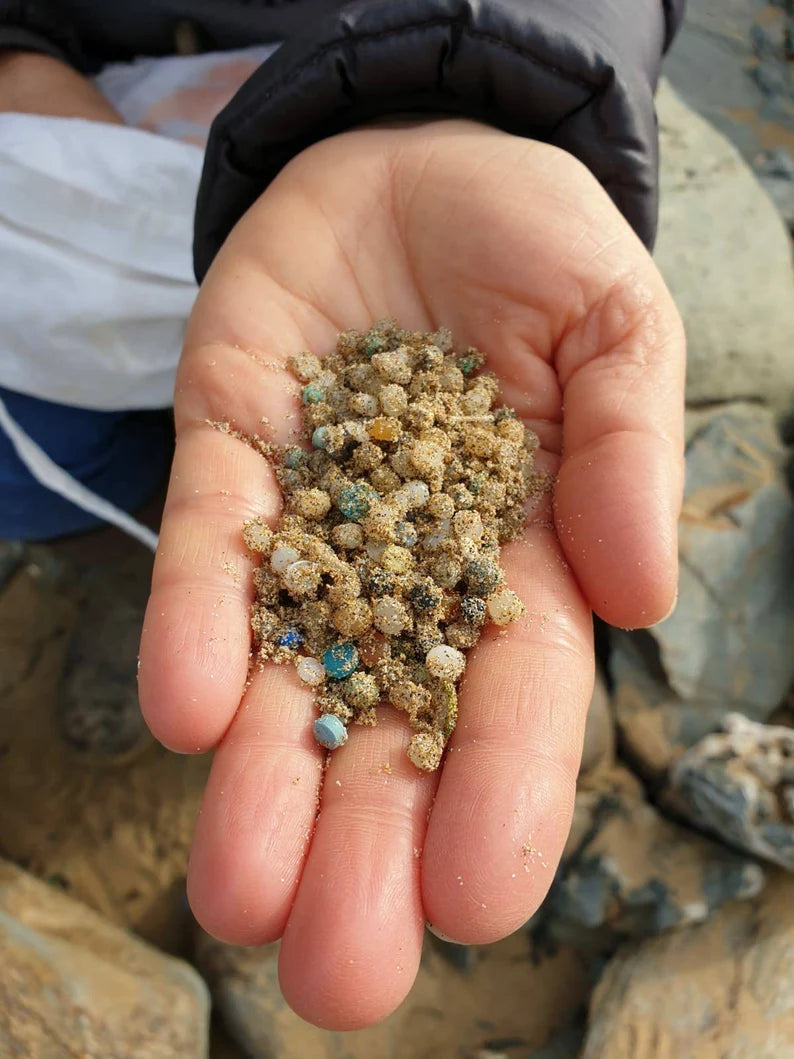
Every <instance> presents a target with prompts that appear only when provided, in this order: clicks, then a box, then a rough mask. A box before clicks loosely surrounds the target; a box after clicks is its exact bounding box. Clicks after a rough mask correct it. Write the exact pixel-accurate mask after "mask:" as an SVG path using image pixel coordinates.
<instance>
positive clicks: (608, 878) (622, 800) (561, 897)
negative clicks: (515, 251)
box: [544, 768, 763, 940]
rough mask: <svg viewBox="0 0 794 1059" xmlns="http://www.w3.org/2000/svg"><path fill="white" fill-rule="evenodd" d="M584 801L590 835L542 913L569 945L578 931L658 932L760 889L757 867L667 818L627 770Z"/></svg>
mask: <svg viewBox="0 0 794 1059" xmlns="http://www.w3.org/2000/svg"><path fill="white" fill-rule="evenodd" d="M580 797H581V795H580ZM585 797H586V798H587V799H588V802H589V804H588V811H589V817H590V828H589V831H588V832H586V833H585V834H584V837H583V839H582V840H581V841H580V844H579V846H578V849H576V850H575V852H573V853H572V852H571V850H570V849H569V850H568V851H566V856H567V857H568V860H567V863H564V866H563V869H562V871H561V872H560V874H559V875H558V877H557V879H556V880H555V883H554V885H553V887H552V890H551V893H550V896H549V899H548V901H547V907H546V908H545V910H544V914H545V917H546V922H547V923H549V922H550V923H551V930H552V933H553V935H554V936H555V937H558V938H564V939H569V940H574V939H575V938H576V937H577V936H578V935H579V934H580V933H581V931H582V928H588V929H590V930H596V929H599V928H607V929H608V930H609V931H610V932H611V933H612V934H613V935H619V936H635V937H636V936H643V935H646V934H657V933H659V932H661V931H664V930H668V929H670V928H671V927H681V926H685V925H687V924H689V923H697V922H700V921H701V920H704V919H706V918H707V917H708V916H709V915H711V914H712V913H713V912H714V911H715V910H716V909H717V908H719V907H721V906H722V905H723V904H725V903H726V902H728V901H733V900H736V899H738V898H748V897H753V896H754V895H755V894H757V893H758V892H759V890H760V889H761V887H762V886H763V872H762V871H761V869H760V868H759V867H758V865H757V864H755V863H754V862H752V861H750V860H748V859H747V858H746V857H743V856H741V855H739V854H738V853H734V852H732V851H731V850H727V849H725V848H724V847H722V846H719V845H718V844H717V843H715V842H712V841H710V840H709V839H706V838H703V837H702V836H700V835H698V834H695V833H694V832H692V831H689V830H688V829H686V828H683V827H680V826H679V825H678V824H675V823H673V822H671V821H669V820H666V819H665V818H664V817H662V816H661V815H660V814H659V812H658V811H657V810H656V809H655V808H654V807H653V806H652V805H650V804H649V803H648V802H646V801H645V800H644V798H643V796H642V792H641V790H640V789H639V786H638V784H637V783H636V780H634V779H632V778H631V777H630V775H628V776H627V774H626V770H624V769H620V768H618V769H615V770H613V771H612V772H611V773H609V774H606V775H604V777H603V778H602V785H601V789H600V791H588V792H585Z"/></svg>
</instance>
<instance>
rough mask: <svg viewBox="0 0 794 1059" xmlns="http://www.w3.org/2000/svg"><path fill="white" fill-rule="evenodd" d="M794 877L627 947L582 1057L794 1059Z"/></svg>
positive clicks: (599, 1000)
mask: <svg viewBox="0 0 794 1059" xmlns="http://www.w3.org/2000/svg"><path fill="white" fill-rule="evenodd" d="M792 996H794V880H792V878H791V877H790V876H786V875H785V874H784V873H782V872H775V873H774V874H773V876H772V878H771V879H770V882H769V884H768V886H767V888H766V890H765V891H764V893H763V895H762V896H761V897H760V898H758V899H757V900H756V901H753V902H745V903H743V904H734V905H730V906H727V907H725V908H723V909H721V910H720V911H719V912H718V913H717V914H716V915H715V916H714V917H713V918H712V919H711V920H709V922H707V923H703V924H701V925H699V926H696V927H692V928H690V929H688V930H684V931H678V932H676V933H673V934H667V935H664V936H662V937H658V938H653V939H651V940H648V941H645V942H642V943H641V944H632V945H629V946H627V947H625V948H624V949H622V950H621V951H620V952H619V954H618V955H617V956H616V957H615V958H614V959H613V960H612V962H611V963H610V964H609V966H608V967H607V970H606V972H605V974H604V976H603V978H602V979H601V982H600V983H599V985H598V988H597V989H596V992H595V995H594V997H593V1002H592V1005H591V1008H590V1029H589V1033H588V1036H587V1041H586V1045H585V1048H584V1052H583V1054H582V1059H662V1057H664V1059H667V1057H671V1059H792V1057H794V1004H793V1003H792Z"/></svg>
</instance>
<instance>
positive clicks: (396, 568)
mask: <svg viewBox="0 0 794 1059" xmlns="http://www.w3.org/2000/svg"><path fill="white" fill-rule="evenodd" d="M380 561H381V563H382V564H383V568H384V570H389V571H391V573H393V574H404V573H406V572H407V571H408V570H410V569H411V567H412V566H413V559H412V558H411V553H410V552H409V551H408V549H407V548H401V547H400V545H399V544H387V545H386V547H385V548H384V549H383V554H382V555H381V557H380Z"/></svg>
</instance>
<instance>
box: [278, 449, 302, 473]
mask: <svg viewBox="0 0 794 1059" xmlns="http://www.w3.org/2000/svg"><path fill="white" fill-rule="evenodd" d="M307 459H308V456H307V454H306V452H305V451H304V450H303V449H299V448H297V447H296V446H293V447H292V448H289V449H287V450H286V452H285V453H284V466H285V467H288V468H289V469H290V470H291V471H297V470H300V468H301V467H305V466H306V461H307Z"/></svg>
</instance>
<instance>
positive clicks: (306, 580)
mask: <svg viewBox="0 0 794 1059" xmlns="http://www.w3.org/2000/svg"><path fill="white" fill-rule="evenodd" d="M321 577H322V570H321V569H320V567H319V566H318V565H317V563H311V562H309V561H308V559H299V560H298V561H297V562H296V563H290V565H289V566H288V567H287V569H286V570H285V571H284V587H285V588H286V589H287V591H288V592H291V593H292V595H293V596H314V595H316V594H317V589H318V588H319V587H320V578H321Z"/></svg>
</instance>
